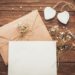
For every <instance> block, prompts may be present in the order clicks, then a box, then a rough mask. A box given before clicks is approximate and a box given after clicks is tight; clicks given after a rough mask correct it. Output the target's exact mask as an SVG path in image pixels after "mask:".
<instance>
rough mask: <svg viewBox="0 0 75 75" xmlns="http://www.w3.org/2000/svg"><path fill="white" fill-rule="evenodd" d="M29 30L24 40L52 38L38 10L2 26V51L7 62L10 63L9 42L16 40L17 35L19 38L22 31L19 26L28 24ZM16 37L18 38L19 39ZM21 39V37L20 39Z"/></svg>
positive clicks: (0, 47)
mask: <svg viewBox="0 0 75 75" xmlns="http://www.w3.org/2000/svg"><path fill="white" fill-rule="evenodd" d="M26 25H27V28H28V32H27V33H26V34H24V35H25V37H23V38H22V40H27V41H30V40H31V41H48V40H51V36H50V34H49V33H48V30H47V28H46V27H45V24H44V23H43V21H42V19H41V17H40V15H39V13H38V10H34V11H32V12H31V13H29V14H27V15H25V16H23V17H21V18H19V19H17V20H15V21H13V22H11V23H8V24H6V25H4V26H3V27H1V28H0V41H1V44H0V52H1V55H2V58H3V60H4V62H5V64H7V63H8V42H9V41H10V40H14V38H15V37H16V36H18V37H17V38H19V35H20V31H19V30H18V28H19V26H26ZM17 38H16V39H17ZM20 40H21V39H20Z"/></svg>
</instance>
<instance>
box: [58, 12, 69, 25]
mask: <svg viewBox="0 0 75 75" xmlns="http://www.w3.org/2000/svg"><path fill="white" fill-rule="evenodd" d="M69 18H70V15H69V12H67V11H64V12H61V13H58V15H57V19H58V20H59V21H60V22H61V23H63V24H67V23H68V21H69Z"/></svg>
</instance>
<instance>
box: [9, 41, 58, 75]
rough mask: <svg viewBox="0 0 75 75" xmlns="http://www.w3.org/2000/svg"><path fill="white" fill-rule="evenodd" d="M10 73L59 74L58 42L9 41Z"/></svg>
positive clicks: (26, 74) (20, 74)
mask: <svg viewBox="0 0 75 75" xmlns="http://www.w3.org/2000/svg"><path fill="white" fill-rule="evenodd" d="M8 63H9V66H8V75H57V67H56V66H57V64H56V42H52V41H28V42H27V41H23V42H22V41H19V42H16V41H12V42H9V62H8Z"/></svg>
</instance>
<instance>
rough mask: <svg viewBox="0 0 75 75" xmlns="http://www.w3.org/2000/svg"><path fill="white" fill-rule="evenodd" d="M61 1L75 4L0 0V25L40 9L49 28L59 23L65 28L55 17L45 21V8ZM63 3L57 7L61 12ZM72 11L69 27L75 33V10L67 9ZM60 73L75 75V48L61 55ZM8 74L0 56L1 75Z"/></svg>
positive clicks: (49, 0) (42, 0)
mask: <svg viewBox="0 0 75 75" xmlns="http://www.w3.org/2000/svg"><path fill="white" fill-rule="evenodd" d="M59 1H67V2H70V3H73V4H75V0H0V26H3V25H4V24H7V23H9V22H11V21H13V20H15V19H17V18H19V17H21V16H23V15H25V14H27V13H28V12H30V11H32V10H34V9H38V10H39V13H40V15H41V17H42V19H43V21H44V23H45V25H46V26H47V29H49V28H50V26H53V25H59V26H60V28H61V29H62V30H63V25H62V24H61V23H59V22H58V20H57V19H56V18H55V19H53V20H51V21H45V19H44V16H43V9H44V7H46V6H51V7H53V6H54V5H55V4H56V3H57V2H59ZM61 7H62V5H60V6H58V7H57V8H56V10H57V12H60V8H61ZM67 10H68V11H69V13H70V21H69V23H68V24H67V28H68V29H69V30H71V31H72V32H73V33H74V34H75V10H71V9H67ZM74 42H75V41H74ZM59 62H60V63H59V67H58V75H75V50H67V51H66V52H64V53H62V54H61V56H60V61H59ZM7 74H8V66H5V64H4V62H3V60H2V57H1V56H0V75H7Z"/></svg>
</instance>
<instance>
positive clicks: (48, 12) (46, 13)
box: [44, 7, 56, 20]
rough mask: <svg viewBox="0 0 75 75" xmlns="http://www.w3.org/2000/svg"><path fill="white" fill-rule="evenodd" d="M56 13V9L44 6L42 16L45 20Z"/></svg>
mask: <svg viewBox="0 0 75 75" xmlns="http://www.w3.org/2000/svg"><path fill="white" fill-rule="evenodd" d="M55 15H56V10H54V9H53V8H51V7H45V9H44V18H45V20H50V19H53V18H54V17H55Z"/></svg>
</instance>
